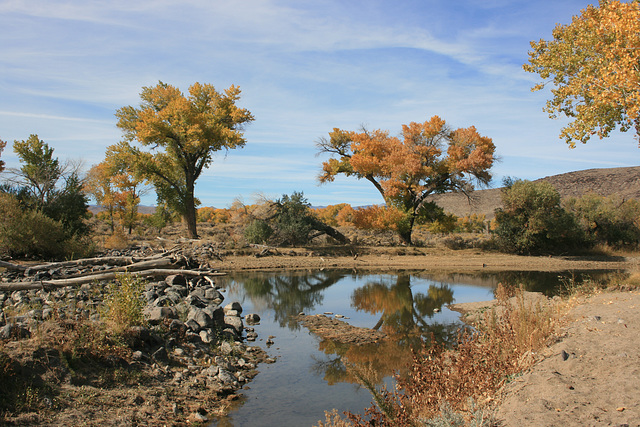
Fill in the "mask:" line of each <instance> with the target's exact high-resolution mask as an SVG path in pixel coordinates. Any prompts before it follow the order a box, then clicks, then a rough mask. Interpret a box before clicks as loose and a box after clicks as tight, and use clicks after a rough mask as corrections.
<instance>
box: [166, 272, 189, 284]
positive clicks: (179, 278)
mask: <svg viewBox="0 0 640 427" xmlns="http://www.w3.org/2000/svg"><path fill="white" fill-rule="evenodd" d="M164 281H165V283H166V284H167V285H169V286H175V285H180V286H187V279H185V278H184V276H183V275H182V274H173V275H171V276H167V277H166V278H165V279H164Z"/></svg>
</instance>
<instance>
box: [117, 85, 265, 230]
mask: <svg viewBox="0 0 640 427" xmlns="http://www.w3.org/2000/svg"><path fill="white" fill-rule="evenodd" d="M140 98H141V100H142V102H141V104H140V107H138V108H136V107H132V106H126V107H122V108H120V109H119V110H118V111H117V112H116V117H117V118H118V127H119V128H120V129H122V130H123V132H124V135H125V139H126V141H125V142H126V144H127V150H126V151H127V152H128V155H129V156H130V160H131V164H132V166H133V168H134V170H135V171H136V173H137V174H138V175H139V176H141V177H144V178H145V179H147V180H149V181H150V182H152V183H153V185H154V187H155V188H156V191H157V193H158V197H159V199H160V200H161V201H164V202H166V203H167V204H168V205H169V207H171V208H172V209H174V210H176V211H177V212H179V213H180V214H181V215H182V216H183V218H184V219H185V222H186V224H187V230H188V234H189V237H191V238H196V237H197V230H196V205H197V204H198V201H197V199H196V197H195V182H196V180H197V179H198V178H199V177H200V174H201V173H202V171H203V170H204V169H205V168H207V167H209V166H210V164H211V162H212V160H213V157H212V156H213V154H214V153H215V152H217V151H219V150H222V149H226V150H228V149H233V148H238V147H242V146H244V145H245V143H246V141H245V139H244V135H243V132H242V130H243V125H244V124H246V123H249V122H251V121H252V120H253V119H254V118H253V115H252V114H251V113H250V112H249V111H248V110H247V109H244V108H239V107H238V106H236V102H237V101H238V100H239V99H240V89H239V88H238V87H236V86H231V87H229V88H228V89H226V90H225V91H224V92H223V93H221V92H218V91H216V89H215V88H214V87H213V86H212V85H210V84H200V83H194V84H193V85H191V86H190V87H189V94H188V95H186V96H185V95H184V94H183V93H182V92H180V90H179V89H178V88H176V87H174V86H171V85H168V84H166V83H162V82H159V83H158V84H157V85H156V86H154V87H144V88H143V89H142V92H141V93H140ZM134 142H137V143H138V144H139V146H134V145H132V144H133V143H134Z"/></svg>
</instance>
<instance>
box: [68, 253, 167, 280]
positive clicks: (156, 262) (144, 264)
mask: <svg viewBox="0 0 640 427" xmlns="http://www.w3.org/2000/svg"><path fill="white" fill-rule="evenodd" d="M164 267H174V269H175V267H177V264H176V263H175V262H174V261H173V260H172V259H171V258H157V259H149V260H147V261H141V262H136V263H133V264H129V265H124V266H120V267H114V268H110V269H109V270H108V271H105V273H107V272H108V273H121V272H127V271H129V272H133V271H141V270H149V269H152V268H164ZM95 274H96V273H95V272H94V271H90V272H86V273H77V274H69V275H66V276H61V277H60V278H59V279H70V278H75V277H84V276H91V275H95ZM98 274H99V273H98ZM56 280H58V279H56Z"/></svg>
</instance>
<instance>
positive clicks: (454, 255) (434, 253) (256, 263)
mask: <svg viewBox="0 0 640 427" xmlns="http://www.w3.org/2000/svg"><path fill="white" fill-rule="evenodd" d="M344 252H346V251H345V250H342V252H336V251H333V250H332V249H323V248H322V247H318V248H314V249H297V248H296V249H271V250H268V249H267V250H264V251H256V252H255V253H254V254H250V255H234V254H233V253H231V254H224V255H221V256H220V257H216V258H210V259H209V265H210V266H211V267H212V268H216V269H217V270H219V271H239V270H280V269H287V270H292V269H318V268H349V269H356V270H385V269H386V270H407V269H409V270H410V269H422V270H434V271H451V272H467V271H482V270H484V271H571V270H632V269H635V268H638V266H640V258H638V257H637V256H635V255H634V256H589V257H579V256H553V257H552V256H540V257H534V256H518V255H509V254H503V253H499V252H483V251H480V250H477V249H465V250H451V249H444V248H412V247H409V248H398V247H378V248H376V247H364V248H358V249H357V250H350V251H348V252H347V253H344Z"/></svg>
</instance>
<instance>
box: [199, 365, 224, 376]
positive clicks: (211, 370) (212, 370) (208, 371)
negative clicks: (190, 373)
mask: <svg viewBox="0 0 640 427" xmlns="http://www.w3.org/2000/svg"><path fill="white" fill-rule="evenodd" d="M219 372H220V368H219V367H218V366H213V365H212V366H209V367H208V368H205V369H203V370H202V374H203V375H206V376H208V377H217V376H218V373H219Z"/></svg>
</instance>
